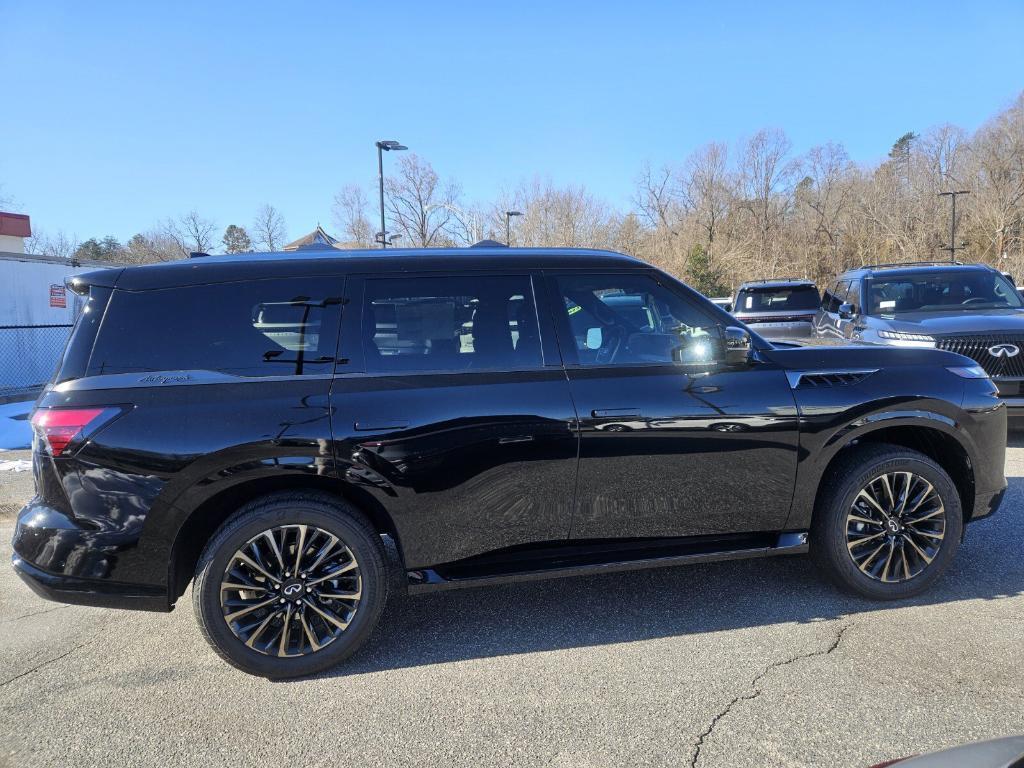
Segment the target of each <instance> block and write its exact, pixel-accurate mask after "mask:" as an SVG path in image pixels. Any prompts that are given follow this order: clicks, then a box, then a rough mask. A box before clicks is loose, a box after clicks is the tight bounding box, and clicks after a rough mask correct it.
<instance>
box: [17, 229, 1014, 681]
mask: <svg viewBox="0 0 1024 768" xmlns="http://www.w3.org/2000/svg"><path fill="white" fill-rule="evenodd" d="M71 286H72V288H73V289H74V290H75V291H76V292H77V293H79V294H80V295H82V296H83V297H85V298H87V308H86V311H85V312H84V314H83V315H82V318H81V320H80V321H79V323H78V325H77V326H76V328H75V330H74V332H73V335H72V338H71V341H70V343H69V345H68V348H67V350H66V352H65V355H64V358H63V361H62V363H61V365H60V368H59V370H58V371H57V373H56V375H55V377H54V379H53V381H52V382H51V383H50V385H49V386H48V387H47V389H46V391H45V392H44V393H43V395H42V396H41V397H40V399H39V401H38V407H37V409H36V411H35V412H34V414H33V416H32V424H33V429H34V431H35V437H34V441H33V442H34V447H33V465H34V471H35V477H36V496H35V497H34V498H33V499H32V500H31V501H30V502H29V503H28V505H27V506H26V507H25V508H24V510H22V512H21V514H20V516H19V518H18V522H17V526H16V529H15V533H14V542H13V548H14V567H15V568H16V570H17V571H18V573H19V574H20V575H21V576H22V578H24V580H25V581H26V582H27V583H28V584H29V585H30V586H31V587H32V588H33V589H34V590H35V591H37V592H38V593H39V594H41V595H42V596H44V597H47V598H51V599H54V600H59V601H63V602H68V603H77V604H85V605H101V606H113V607H124V608H140V609H146V610H156V611H168V610H171V609H172V608H173V607H174V604H175V602H176V601H177V600H178V598H179V597H180V596H181V595H182V594H183V593H184V592H185V590H186V588H187V587H188V585H189V583H192V603H193V606H194V609H195V613H196V616H197V619H198V622H199V625H200V627H201V628H202V631H203V633H204V635H205V637H206V639H207V640H208V641H209V642H210V644H211V645H212V646H213V648H214V649H215V650H216V651H217V653H219V654H220V655H221V656H222V657H223V658H224V659H225V660H226V661H227V662H229V663H231V664H233V665H235V666H236V667H238V668H240V669H243V670H245V671H247V672H251V673H255V674H259V675H265V676H269V677H288V676H296V675H306V674H310V673H313V672H317V671H319V670H322V669H325V668H327V667H330V666H332V665H335V664H337V663H338V662H339V661H340V660H342V659H344V658H345V657H347V656H348V655H349V654H351V653H352V652H353V651H355V650H356V649H357V648H358V647H359V646H360V645H362V644H363V643H364V642H365V640H366V639H367V637H368V636H369V634H370V632H371V631H372V630H373V628H374V626H375V625H376V623H377V620H378V618H379V616H380V615H381V610H382V608H383V606H384V603H385V600H386V598H387V594H388V590H389V585H390V584H392V583H394V582H393V581H392V579H393V578H399V576H398V574H394V573H393V571H392V569H397V570H398V571H399V572H400V578H399V580H400V582H401V583H402V584H403V587H404V588H405V589H407V590H408V591H409V592H413V593H415V592H425V591H429V590H437V589H449V588H454V587H467V586H479V585H486V584H494V583H498V582H504V581H509V580H517V579H537V578H546V577H556V576H570V575H574V574H585V573H607V572H612V571H618V570H624V569H631V568H648V567H656V566H669V565H678V564H683V563H692V562H703V561H713V560H721V559H729V558H750V557H766V556H771V555H783V554H788V553H802V552H807V551H808V550H809V551H810V553H811V554H812V555H813V556H814V558H815V560H816V561H817V562H818V563H819V565H820V566H821V568H822V569H823V571H824V572H825V573H826V574H828V575H829V576H830V577H831V578H832V579H833V580H835V581H836V582H837V583H838V584H839V585H840V586H842V587H844V588H846V589H848V590H851V591H852V592H854V593H857V594H860V595H864V596H867V597H870V598H876V599H882V600H886V599H897V598H904V597H909V596H911V595H915V594H917V593H919V592H921V591H922V590H925V589H927V588H928V587H929V586H930V585H931V584H932V583H933V582H934V581H935V580H936V579H937V578H939V576H940V575H941V574H942V573H943V572H944V571H945V570H946V568H947V566H948V565H949V563H950V561H951V560H952V558H953V557H954V555H955V553H956V551H957V548H958V547H959V545H960V541H961V537H962V534H963V530H964V525H965V524H966V523H969V522H971V521H973V520H977V519H979V518H984V517H986V516H988V515H990V514H991V513H992V512H993V511H995V509H996V508H997V507H998V506H999V504H1000V501H1001V499H1002V497H1003V494H1004V490H1005V488H1006V480H1005V478H1004V476H1003V459H1004V452H1005V445H1006V440H1005V435H1006V420H1005V408H1004V407H1003V406H1002V405H1001V404H1000V402H999V400H998V399H997V397H996V390H995V387H994V386H993V385H992V383H991V382H990V381H989V379H988V377H987V376H986V375H985V373H984V371H982V370H981V369H980V368H979V367H978V366H977V365H974V364H973V363H972V362H971V361H970V360H968V359H967V358H965V357H962V356H960V355H956V354H953V353H950V352H940V351H936V350H921V349H884V348H879V347H871V346H863V347H860V348H848V349H840V348H804V349H801V348H793V349H779V348H775V347H773V346H772V345H771V344H770V343H768V342H766V341H765V340H764V339H762V338H761V337H760V336H759V335H757V334H756V333H753V332H751V331H749V329H747V328H745V327H743V326H742V325H740V324H739V323H738V322H737V321H736V320H735V319H734V318H732V317H731V316H730V315H729V314H727V313H725V312H723V311H721V310H720V309H718V308H717V307H715V306H714V305H713V304H711V303H710V302H709V301H707V300H706V299H705V298H703V297H702V296H700V295H699V294H697V293H696V292H694V291H692V290H691V289H690V288H688V287H687V286H685V285H683V284H681V283H679V282H678V281H676V280H675V279H673V278H672V277H670V276H668V275H666V274H664V273H661V272H659V271H657V270H655V269H654V268H652V267H650V266H648V265H647V264H644V263H643V262H641V261H638V260H636V259H633V258H630V257H627V256H623V255H619V254H614V253H608V252H604V251H590V250H541V249H537V250H532V249H530V250H526V249H524V250H517V249H507V248H501V247H490V248H469V249H453V250H440V249H436V250H425V251H416V250H397V249H396V250H387V251H351V252H338V251H331V252H329V253H311V252H308V251H299V252H294V253H290V254H260V255H239V256H230V257H207V258H203V259H197V260H193V261H189V262H177V263H167V264H161V265H150V266H142V267H132V268H125V269H115V270H106V271H99V272H93V273H89V274H84V275H80V276H78V277H76V278H75V279H74V281H73V282H72V283H71ZM385 539H390V540H391V541H393V543H394V547H390V546H389V547H385V541H384V540H385ZM389 552H390V553H394V554H393V555H389V554H388V553H389ZM526 620H529V619H528V617H527V618H526Z"/></svg>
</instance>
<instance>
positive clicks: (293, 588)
mask: <svg viewBox="0 0 1024 768" xmlns="http://www.w3.org/2000/svg"><path fill="white" fill-rule="evenodd" d="M281 591H282V592H284V594H285V595H286V596H287V597H292V596H294V595H297V594H299V592H301V591H302V585H301V584H289V585H288V586H287V587H285V588H284V589H283V590H281Z"/></svg>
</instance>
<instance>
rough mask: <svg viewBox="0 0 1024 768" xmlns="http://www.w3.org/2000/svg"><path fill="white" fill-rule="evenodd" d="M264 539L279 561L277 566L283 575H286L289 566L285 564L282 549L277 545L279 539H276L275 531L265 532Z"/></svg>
mask: <svg viewBox="0 0 1024 768" xmlns="http://www.w3.org/2000/svg"><path fill="white" fill-rule="evenodd" d="M263 538H264V539H266V541H267V543H268V544H270V551H271V552H273V553H274V557H275V558H276V559H277V564H278V565H279V566H280V567H281V573H284V572H285V571H286V570H288V566H286V565H285V564H284V555H283V554H281V548H280V547H279V546H278V545H277V539H276V538H275V537H274V531H264V532H263Z"/></svg>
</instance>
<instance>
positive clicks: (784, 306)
mask: <svg viewBox="0 0 1024 768" xmlns="http://www.w3.org/2000/svg"><path fill="white" fill-rule="evenodd" d="M819 304H820V299H819V298H818V289H817V288H815V287H814V286H813V285H799V286H795V287H786V288H778V287H774V288H770V287H764V288H744V289H742V290H741V291H740V292H739V293H738V294H737V297H736V311H737V312H739V313H741V314H742V313H743V312H783V311H789V310H815V309H817V308H818V305H819Z"/></svg>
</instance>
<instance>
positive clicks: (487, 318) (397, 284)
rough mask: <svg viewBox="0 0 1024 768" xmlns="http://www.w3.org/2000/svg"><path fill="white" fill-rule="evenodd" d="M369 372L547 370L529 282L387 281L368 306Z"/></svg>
mask: <svg viewBox="0 0 1024 768" xmlns="http://www.w3.org/2000/svg"><path fill="white" fill-rule="evenodd" d="M363 354H364V357H365V360H366V370H367V371H370V372H378V373H379V372H383V373H386V372H390V371H463V370H487V369H499V370H502V369H504V370H514V369H519V368H532V367H539V366H540V365H542V358H541V350H540V335H539V333H538V329H537V311H536V308H535V305H534V299H533V287H532V284H531V280H530V278H529V276H527V275H516V276H492V275H479V276H472V277H471V276H452V277H421V278H381V279H369V280H367V281H366V289H365V295H364V298H363Z"/></svg>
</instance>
